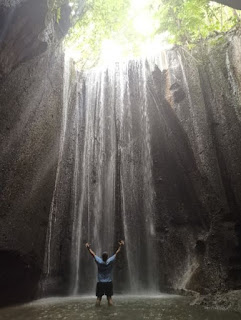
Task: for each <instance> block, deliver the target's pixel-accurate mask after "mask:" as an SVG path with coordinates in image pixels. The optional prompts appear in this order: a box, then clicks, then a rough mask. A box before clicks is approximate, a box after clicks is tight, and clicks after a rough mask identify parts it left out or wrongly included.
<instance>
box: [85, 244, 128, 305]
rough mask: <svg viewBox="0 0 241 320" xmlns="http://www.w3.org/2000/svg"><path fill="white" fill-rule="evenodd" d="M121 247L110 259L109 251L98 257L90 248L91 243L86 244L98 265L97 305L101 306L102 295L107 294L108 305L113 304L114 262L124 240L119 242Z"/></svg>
mask: <svg viewBox="0 0 241 320" xmlns="http://www.w3.org/2000/svg"><path fill="white" fill-rule="evenodd" d="M118 244H119V248H118V249H117V250H116V252H115V254H114V255H113V256H112V257H110V258H109V259H108V253H107V252H103V254H102V258H100V257H98V256H97V255H96V254H95V253H94V251H93V250H92V249H90V244H89V243H88V242H87V243H86V244H85V246H86V248H87V249H88V251H89V253H90V254H91V255H92V257H93V258H94V259H95V262H96V264H97V266H98V282H97V285H96V297H97V300H96V306H100V302H101V299H102V296H103V295H104V294H105V295H106V296H107V300H108V305H109V306H112V305H113V302H112V295H113V284H112V269H113V262H114V261H115V259H116V256H117V254H118V253H119V252H120V250H121V246H123V245H124V241H123V240H121V241H120V242H118Z"/></svg>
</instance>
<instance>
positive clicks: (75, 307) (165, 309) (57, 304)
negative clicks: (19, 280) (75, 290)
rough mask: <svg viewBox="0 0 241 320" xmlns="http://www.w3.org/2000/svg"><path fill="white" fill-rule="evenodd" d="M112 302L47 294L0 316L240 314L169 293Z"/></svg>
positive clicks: (231, 318)
mask: <svg viewBox="0 0 241 320" xmlns="http://www.w3.org/2000/svg"><path fill="white" fill-rule="evenodd" d="M114 303H115V305H114V306H113V307H108V306H107V301H106V299H104V298H103V301H102V305H101V307H99V308H96V307H95V297H90V296H88V297H83V296H82V297H71V298H48V299H41V300H37V301H35V302H32V303H28V304H24V305H21V306H15V307H9V308H4V309H1V310H0V319H1V320H10V319H11V320H50V319H51V320H53V319H54V320H58V319H59V320H77V319H98V320H102V319H103V320H105V319H106V320H107V319H114V320H115V319H116V320H117V319H120V320H124V319H125V320H140V319H151V320H154V319H155V320H158V319H162V320H240V318H241V316H240V314H237V313H233V312H226V311H217V310H206V309H204V308H201V307H199V306H190V305H189V299H188V298H186V297H178V296H171V295H157V296H127V295H125V296H115V297H114Z"/></svg>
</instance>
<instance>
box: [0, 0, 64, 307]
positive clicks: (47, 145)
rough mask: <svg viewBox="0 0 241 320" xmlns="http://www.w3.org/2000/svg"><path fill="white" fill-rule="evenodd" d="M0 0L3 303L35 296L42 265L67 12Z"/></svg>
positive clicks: (52, 182)
mask: <svg viewBox="0 0 241 320" xmlns="http://www.w3.org/2000/svg"><path fill="white" fill-rule="evenodd" d="M51 13H52V11H51V10H50V8H49V7H48V5H47V1H38V0H30V1H0V84H1V85H0V114H1V116H0V148H1V157H0V168H1V170H0V189H1V192H0V224H1V231H0V259H1V267H0V283H1V290H0V300H1V302H0V304H1V305H5V304H7V303H15V302H20V301H26V300H29V299H33V297H34V296H35V295H36V292H37V289H38V283H39V279H40V275H41V272H42V268H43V263H44V252H45V241H46V234H47V229H48V219H49V212H50V207H51V202H52V197H53V192H54V186H55V179H56V170H57V163H58V158H59V145H60V135H61V126H62V124H61V123H62V110H63V83H64V76H63V73H64V55H63V52H62V49H61V46H60V45H59V43H60V40H61V38H62V37H63V36H64V34H65V33H66V31H67V30H68V26H69V18H68V15H69V10H68V9H67V10H64V7H63V16H62V18H61V21H59V24H57V23H56V22H55V19H54V17H53V15H52V16H51Z"/></svg>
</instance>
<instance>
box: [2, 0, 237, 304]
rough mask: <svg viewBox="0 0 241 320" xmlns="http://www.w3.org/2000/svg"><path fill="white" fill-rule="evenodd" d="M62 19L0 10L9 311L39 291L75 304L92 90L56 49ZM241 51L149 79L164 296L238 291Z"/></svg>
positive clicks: (174, 53) (228, 40) (27, 9)
mask: <svg viewBox="0 0 241 320" xmlns="http://www.w3.org/2000/svg"><path fill="white" fill-rule="evenodd" d="M63 12H65V14H64V15H63V16H62V18H61V21H60V22H59V23H56V21H55V20H54V18H53V15H52V11H51V10H50V8H49V7H48V5H47V1H38V0H29V1H27V0H25V1H21V0H19V1H17V0H16V1H7V0H2V1H0V30H1V31H0V115H1V116H0V147H1V157H0V188H1V193H0V224H1V231H0V259H1V264H0V282H1V286H0V287H1V288H0V298H1V299H0V301H1V302H0V304H1V305H5V304H7V303H15V302H21V301H26V300H30V299H33V298H34V297H36V293H37V292H38V288H39V283H40V292H41V293H42V294H44V295H48V294H54V293H57V292H58V294H59V293H62V294H66V293H67V292H68V286H69V282H70V279H69V278H70V270H71V261H70V259H69V258H70V251H71V237H72V229H73V228H72V223H73V215H72V212H73V206H74V204H73V193H74V192H75V189H74V188H73V180H74V179H75V177H74V170H73V166H74V165H75V162H76V157H75V153H76V152H77V151H76V148H75V145H76V139H77V137H78V138H79V140H80V141H81V139H82V131H81V130H80V131H79V132H78V134H77V135H76V119H77V118H76V115H77V114H78V116H80V117H81V116H84V112H83V113H79V111H78V110H77V109H76V105H78V104H81V103H82V101H81V97H82V96H84V95H85V89H86V88H84V87H83V89H82V88H81V87H79V85H78V86H76V84H77V80H76V79H77V78H76V72H75V71H74V70H73V68H71V67H70V66H69V65H66V61H64V57H63V53H62V49H61V46H59V45H58V44H59V43H60V41H61V38H62V37H63V35H64V34H65V33H66V31H67V30H68V26H69V19H68V10H67V9H66V10H64V11H63ZM240 39H241V37H240V35H239V34H238V32H236V33H230V34H229V35H227V36H226V37H222V38H219V39H217V40H215V41H214V43H211V42H210V43H208V44H206V45H205V44H204V45H202V46H201V45H200V47H199V48H198V52H192V53H190V52H187V51H185V50H184V49H182V48H175V49H173V50H171V51H169V52H167V65H168V69H167V70H164V71H160V69H159V68H156V69H155V70H154V71H153V73H152V74H151V76H150V77H149V78H148V83H147V85H148V90H149V91H148V99H149V101H150V104H149V106H148V117H149V118H150V139H151V140H150V143H151V155H152V161H153V170H152V174H153V177H154V188H155V203H154V206H155V229H156V239H155V247H156V248H157V249H158V262H157V263H158V267H159V272H160V283H159V287H160V288H161V290H169V289H173V288H174V289H182V288H183V289H191V290H195V291H198V292H201V293H209V292H216V291H221V290H227V289H240V287H241V277H240V274H241V272H240V271H241V254H240V252H241V251H240V249H241V248H240V246H241V221H240V210H241V195H240V187H241V180H240V175H241V146H240V143H239V139H240V137H241V126H240V119H241V80H240V79H241V68H240V66H241V63H240V62H241V55H240V52H241V40H240ZM66 71H67V74H66ZM130 73H131V72H130ZM137 87H138V85H137V84H135V83H132V85H131V86H130V89H131V90H130V93H131V99H132V100H133V103H136V102H135V90H138V88H137ZM76 101H77V103H76ZM133 112H135V110H134V111H133ZM63 128H65V129H64V135H63ZM137 151H138V150H137ZM119 179H120V177H119ZM80 184H81V182H79V185H80ZM119 198H120V196H117V197H116V199H119ZM118 201H119V200H118ZM116 207H118V205H116ZM118 210H121V209H120V208H119V209H118ZM121 268H122V269H124V268H125V266H124V264H123V265H122V266H121Z"/></svg>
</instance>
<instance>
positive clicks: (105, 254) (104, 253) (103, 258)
mask: <svg viewBox="0 0 241 320" xmlns="http://www.w3.org/2000/svg"><path fill="white" fill-rule="evenodd" d="M107 259H108V253H107V252H106V251H105V252H103V253H102V260H103V261H104V262H106V260H107Z"/></svg>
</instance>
